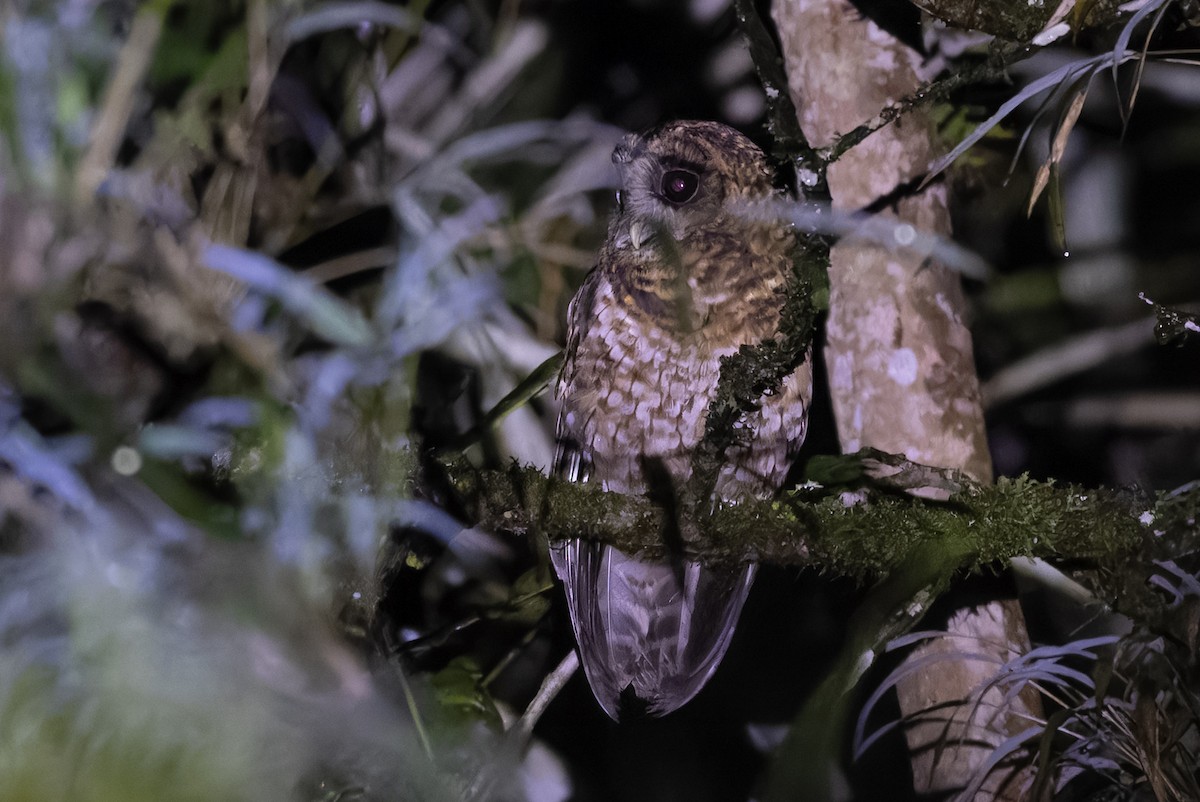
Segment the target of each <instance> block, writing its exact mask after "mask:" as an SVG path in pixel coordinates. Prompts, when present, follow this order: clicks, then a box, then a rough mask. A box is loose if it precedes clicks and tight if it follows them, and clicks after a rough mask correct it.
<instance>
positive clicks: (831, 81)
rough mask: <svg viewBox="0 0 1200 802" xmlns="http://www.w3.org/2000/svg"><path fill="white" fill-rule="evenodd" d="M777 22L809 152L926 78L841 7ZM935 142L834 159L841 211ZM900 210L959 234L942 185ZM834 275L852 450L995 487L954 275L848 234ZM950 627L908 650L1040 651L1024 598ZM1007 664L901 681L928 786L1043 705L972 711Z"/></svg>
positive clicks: (829, 2) (903, 131)
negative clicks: (903, 459)
mask: <svg viewBox="0 0 1200 802" xmlns="http://www.w3.org/2000/svg"><path fill="white" fill-rule="evenodd" d="M773 16H774V18H775V22H776V25H777V26H778V28H779V33H780V38H781V41H782V44H783V53H784V60H785V63H786V67H787V73H788V83H789V90H790V92H791V96H792V100H793V101H794V102H795V104H796V108H797V112H798V114H799V118H800V125H801V127H802V129H803V130H804V133H805V135H806V137H807V138H808V140H809V142H810V144H811V145H812V146H813V147H816V148H820V147H824V146H827V145H829V144H831V143H832V142H833V141H834V140H835V139H836V138H837V136H838V135H839V134H842V133H846V132H849V131H851V130H853V129H854V128H855V127H857V126H858V125H860V124H862V123H864V122H866V121H868V120H870V119H871V118H873V117H875V116H876V115H877V114H878V113H879V112H880V110H881V109H882V108H884V107H885V106H887V105H889V104H891V103H894V102H896V101H898V100H900V99H901V98H903V97H905V96H907V95H910V94H912V93H913V92H914V91H915V90H916V89H917V88H918V86H919V83H920V78H919V65H920V59H919V56H918V54H916V53H915V52H913V51H912V50H911V49H909V48H908V47H906V46H905V45H903V44H902V43H901V42H900V41H898V40H897V39H895V38H894V37H892V36H891V35H890V34H888V33H887V32H885V31H883V30H881V29H880V28H879V27H878V26H876V25H875V24H874V23H873V22H871V21H869V20H867V19H865V18H864V17H863V16H862V15H861V14H860V13H859V12H858V11H857V10H856V9H855V8H854V7H853V6H852V5H851V4H850V3H849V2H846V0H776V2H775V4H774V8H773ZM935 148H936V145H935V142H934V137H933V132H932V129H931V125H930V123H929V121H928V120H927V119H926V118H925V117H924V116H923V115H922V114H921V113H920V112H919V111H918V112H913V113H909V114H906V115H905V116H903V117H901V118H900V119H899V120H897V121H896V122H894V123H892V124H891V125H889V126H887V127H885V128H883V129H881V130H879V131H877V132H875V133H874V134H872V135H871V136H869V137H868V138H867V139H866V140H864V141H863V142H862V143H860V144H859V145H857V146H856V147H854V148H852V149H851V150H850V151H848V152H847V153H846V154H845V155H844V156H843V157H842V158H841V159H839V160H838V161H837V162H835V163H834V164H832V165H831V166H830V168H829V171H828V179H829V187H830V192H831V195H832V197H833V203H834V206H835V207H836V208H838V209H842V210H854V209H859V208H862V207H864V206H866V205H868V204H870V203H872V202H873V201H876V200H877V199H879V198H882V197H885V196H887V195H888V194H889V193H891V192H893V191H894V190H895V189H896V188H897V187H899V186H901V185H904V184H905V183H906V182H909V181H911V180H912V179H914V178H916V177H919V176H921V175H922V174H923V173H924V172H925V171H926V170H927V168H928V166H929V164H930V163H931V161H932V160H933V158H934V156H935V155H936V153H935ZM893 209H894V214H895V215H896V216H898V217H899V218H901V219H903V220H905V221H908V222H910V223H911V224H912V225H913V226H915V227H916V228H917V229H919V230H922V231H928V232H932V233H937V234H942V235H947V234H949V232H950V217H949V212H948V208H947V200H946V187H945V185H944V184H934V185H932V186H930V187H928V188H926V189H925V190H924V191H923V192H921V193H920V194H918V195H913V196H909V197H905V198H904V199H903V200H901V201H900V202H899V203H898V204H896V205H895V206H894V207H893ZM889 213H890V212H889ZM830 283H831V298H830V312H829V321H828V325H827V330H826V351H825V353H826V361H827V364H828V372H829V384H830V394H831V396H832V400H833V408H834V414H835V416H836V418H837V426H838V437H839V439H840V442H841V446H842V449H843V451H846V452H852V451H856V450H858V449H859V448H861V447H864V446H870V447H874V448H878V449H881V450H883V451H889V452H893V453H903V454H905V455H906V456H907V457H908V458H909V459H911V460H913V461H914V462H921V463H925V464H929V465H936V466H941V467H947V468H958V469H961V470H963V471H965V472H966V473H967V474H969V475H971V476H973V477H974V478H976V479H979V480H981V481H990V480H991V477H992V468H991V458H990V456H989V454H988V448H987V440H986V437H985V431H984V423H983V411H982V408H981V406H980V396H979V382H978V378H977V376H976V374H975V364H974V358H973V355H972V351H971V334H970V331H969V330H968V328H967V326H966V325H965V323H964V322H963V315H964V310H965V301H964V297H963V293H962V289H961V287H960V282H959V277H958V276H957V275H956V274H955V273H953V272H951V271H950V270H948V269H946V268H944V267H942V266H940V265H937V264H930V263H928V262H926V261H924V260H923V259H922V258H921V257H920V256H919V255H913V254H911V253H906V252H905V251H904V250H903V249H902V248H898V247H897V248H885V247H881V246H878V245H870V244H866V243H864V242H862V241H855V240H854V238H853V237H850V238H845V239H843V240H842V241H841V242H839V243H838V244H837V245H835V246H834V248H833V251H832V255H831V267H830ZM949 626H950V629H951V631H953V632H954V633H955V634H956V635H960V636H962V637H955V638H945V639H941V640H938V641H935V642H933V643H931V644H929V645H928V646H926V647H924V648H923V649H920V650H918V652H917V653H916V654H914V655H913V656H912V657H911V658H910V659H913V660H920V659H923V658H925V657H927V656H929V655H933V654H943V655H949V654H952V653H954V652H964V651H969V652H977V653H978V652H981V653H988V654H991V655H994V656H995V658H996V659H999V660H1001V661H1004V660H1008V659H1011V658H1012V657H1013V656H1014V655H1015V654H1016V653H1017V652H1019V651H1021V650H1027V649H1028V648H1029V641H1028V635H1027V634H1026V632H1025V624H1024V618H1023V617H1022V615H1021V611H1020V608H1019V607H1018V606H1017V605H1016V604H1015V603H1009V602H1001V601H997V602H994V603H991V604H987V605H983V606H980V607H975V608H970V609H965V610H961V611H959V612H958V613H957V614H956V615H955V616H954V617H953V619H952V620H951V622H950V624H949ZM964 638H966V639H969V640H964ZM996 667H997V666H996V664H995V663H993V662H990V661H986V662H985V661H982V660H980V661H966V660H956V659H952V658H951V659H947V660H944V661H938V662H936V663H934V664H932V665H931V666H929V667H927V668H925V669H922V670H921V671H917V672H914V674H913V675H912V677H911V678H910V679H909V680H908V681H906V682H904V683H901V685H900V686H899V688H898V692H899V697H900V705H901V709H902V710H903V712H904V713H905V715H906V716H914V715H917V714H920V713H921V712H922V711H932V712H931V713H930V714H929V716H928V717H927V718H926V719H925V720H923V721H921V722H919V723H917V724H915V725H914V726H911V727H910V728H908V730H907V737H908V742H909V747H910V750H911V753H912V765H913V775H914V782H915V784H916V786H917V789H918V790H919V791H922V792H925V791H948V790H952V789H961V788H963V787H964V786H965V785H966V784H967V783H968V782H969V780H970V778H971V776H972V775H973V773H974V772H975V771H976V770H977V769H978V768H979V767H980V766H981V765H982V763H983V761H985V760H986V759H987V758H988V756H989V755H990V754H991V752H992V749H993V747H994V746H995V745H996V744H998V743H1000V742H1001V741H1003V740H1004V739H1005V738H1007V737H1009V736H1010V735H1012V734H1014V733H1015V732H1018V731H1020V730H1021V729H1023V728H1024V726H1025V724H1024V722H1023V721H1022V720H1021V718H1020V716H1021V715H1022V714H1023V713H1026V712H1029V711H1030V706H1032V707H1033V708H1036V707H1037V705H1038V703H1037V700H1036V699H1021V700H1017V703H1016V704H1015V705H1013V706H1010V707H1009V708H1008V709H1007V710H1006V709H1001V708H1002V705H1001V702H1002V699H1000V694H999V692H996V693H993V694H991V695H990V696H988V697H985V699H984V702H983V704H981V705H979V707H978V708H975V707H974V706H973V700H971V698H970V697H971V695H972V692H973V691H975V690H976V689H977V688H978V687H979V686H981V685H982V684H983V683H985V682H986V681H987V680H988V678H989V677H990V676H991V675H992V674H993V673H994V672H995V670H996ZM1018 707H1019V708H1021V709H1016V708H1018ZM935 708H936V709H935ZM973 711H974V715H973V716H972V712H973ZM950 716H953V721H952V723H951V724H950V725H949V726H947V725H946V723H945V722H946V719H947V717H950ZM968 719H970V720H969V721H968ZM1024 780H1025V778H1024V777H1023V776H1020V774H1018V775H1012V774H1011V773H1010V774H1009V776H1004V772H997V773H996V776H995V777H994V778H992V779H991V780H990V781H989V783H988V784H987V785H986V786H985V788H986V789H987V790H986V791H985V792H984V793H981V794H979V795H978V796H977V797H976V799H979V800H983V799H988V800H991V799H1016V798H1018V793H1017V792H1018V789H1019V788H1020V786H1021V785H1023V784H1024Z"/></svg>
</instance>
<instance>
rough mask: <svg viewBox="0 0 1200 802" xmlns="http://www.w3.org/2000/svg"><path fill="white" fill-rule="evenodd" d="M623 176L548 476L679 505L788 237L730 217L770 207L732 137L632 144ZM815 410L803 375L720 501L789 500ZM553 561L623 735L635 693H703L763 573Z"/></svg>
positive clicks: (586, 659) (665, 704)
mask: <svg viewBox="0 0 1200 802" xmlns="http://www.w3.org/2000/svg"><path fill="white" fill-rule="evenodd" d="M613 162H614V163H615V164H616V165H617V168H618V169H619V170H620V172H621V179H622V182H621V183H622V190H621V193H620V195H619V206H620V208H619V210H618V212H617V214H616V215H615V216H614V218H613V220H612V223H611V225H610V226H609V230H608V239H607V241H606V242H605V244H604V248H603V250H602V251H601V253H600V260H599V263H598V264H597V266H596V268H595V269H594V270H593V271H592V272H591V273H590V274H588V277H587V279H585V281H584V283H583V286H582V287H581V288H580V289H579V292H578V293H577V294H576V296H575V298H574V299H573V300H572V302H571V307H570V310H569V312H568V333H567V337H568V339H567V355H566V362H565V364H564V367H563V371H562V375H561V376H560V378H559V383H558V388H557V394H558V396H559V398H560V399H561V400H562V412H561V415H560V417H559V431H558V454H557V456H556V459H555V470H556V472H557V473H558V474H559V475H560V476H562V477H564V478H566V479H569V480H571V481H579V482H584V481H591V482H598V483H600V484H601V485H602V486H603V487H604V488H606V489H608V490H614V491H620V492H624V493H645V492H647V491H648V490H650V489H652V488H651V487H649V484H650V483H649V481H648V479H647V476H646V468H647V466H650V465H655V466H660V467H661V468H662V469H665V478H666V480H667V483H668V484H669V485H671V486H672V487H673V488H674V489H675V490H676V491H678V490H679V489H680V488H682V487H683V486H684V485H685V483H686V482H687V481H688V480H689V478H690V477H691V475H692V464H691V463H692V451H693V450H694V448H695V447H696V445H697V444H698V443H699V442H700V440H701V437H702V435H703V432H704V420H705V412H706V410H707V407H708V404H709V402H710V401H711V400H712V397H713V394H714V392H715V390H716V387H717V380H718V377H719V373H720V359H721V357H723V356H728V355H730V354H732V353H734V352H735V351H737V349H738V347H739V346H741V345H745V344H750V345H753V344H756V343H759V342H761V341H763V340H765V339H768V338H770V337H772V336H773V335H774V334H775V333H776V329H777V327H778V324H779V317H780V310H781V308H782V304H783V290H784V286H785V284H786V282H787V280H788V277H789V275H790V272H791V269H792V253H793V248H794V247H795V234H794V232H793V231H792V229H791V228H790V226H788V225H786V224H784V223H782V222H773V221H772V222H749V221H748V220H746V219H745V216H744V215H739V214H737V210H736V209H737V206H738V205H739V204H745V203H753V202H754V201H755V200H762V199H766V198H769V197H771V196H773V195H774V194H775V192H776V191H775V190H774V189H773V187H772V183H771V172H770V169H769V168H768V166H767V164H766V160H765V159H764V157H763V154H762V151H760V150H759V149H758V148H757V147H756V146H755V145H754V144H753V143H751V142H750V141H749V140H748V139H746V138H745V137H744V136H742V135H741V134H739V133H738V132H736V131H734V130H733V129H731V128H728V127H726V126H723V125H720V124H717V123H710V122H676V123H671V124H668V125H666V126H663V127H661V128H659V129H656V130H654V131H652V132H650V133H648V134H646V135H644V136H637V135H632V134H631V135H629V136H627V137H625V138H624V139H623V140H622V141H621V143H620V144H619V145H618V146H617V148H616V149H615V150H614V152H613ZM810 394H811V372H810V369H809V366H808V363H807V362H806V363H805V364H804V365H802V366H801V367H800V368H799V369H798V370H797V371H796V372H795V373H794V374H792V375H791V376H789V377H788V378H787V379H785V381H784V383H783V386H782V387H781V388H780V389H779V391H778V392H777V393H775V394H774V395H771V396H769V397H767V398H766V399H764V401H763V404H762V407H761V409H760V410H759V412H758V413H756V414H753V415H751V416H749V417H748V419H747V420H746V421H745V423H746V425H747V426H748V427H749V428H750V429H751V430H752V431H753V435H752V436H751V437H749V438H745V439H744V441H739V443H737V444H736V445H734V446H733V447H731V448H730V449H729V450H728V452H727V453H726V462H725V464H724V465H723V467H722V469H721V471H720V473H719V475H718V477H717V483H716V488H715V494H716V496H717V497H718V498H719V499H722V500H728V501H736V500H737V499H739V498H744V497H751V496H756V497H762V496H768V495H770V494H771V493H773V492H774V491H775V490H776V489H777V488H778V487H779V484H780V483H781V482H782V481H783V478H784V475H785V474H786V473H787V470H788V467H789V465H790V462H791V458H792V456H793V455H794V453H795V451H796V449H797V448H798V447H799V446H800V443H801V441H802V440H803V439H804V431H805V425H806V418H807V407H808V400H809V396H810ZM656 481H657V480H656ZM653 489H655V490H661V488H657V487H656V488H653ZM551 556H552V558H553V561H554V565H555V569H556V570H557V572H558V575H559V577H560V578H561V579H562V581H563V583H564V586H565V589H566V593H567V599H568V603H569V606H570V611H571V620H572V624H573V626H574V629H575V634H576V637H577V639H578V642H579V649H580V653H581V655H582V658H583V665H584V669H585V672H586V674H587V677H588V680H589V682H590V683H591V685H592V690H593V691H594V692H595V694H596V698H597V699H598V700H599V702H600V704H601V706H602V707H603V708H604V709H605V710H606V711H607V712H608V713H609V715H610V716H612V717H613V718H617V717H618V715H619V714H620V712H621V708H622V704H623V703H622V698H623V697H628V695H629V694H631V693H632V695H633V696H635V697H637V699H639V700H640V701H641V703H642V704H643V705H644V706H645V707H646V709H647V710H648V712H650V713H652V714H656V715H661V714H664V713H667V712H670V711H671V710H674V709H675V708H677V707H679V706H680V705H682V704H683V703H685V702H686V701H688V700H689V699H691V698H692V697H693V696H694V695H695V694H696V693H697V692H698V691H699V690H700V688H701V687H702V686H703V685H704V683H705V682H706V681H707V680H708V678H709V676H711V674H712V672H713V671H715V670H716V667H717V664H718V663H719V662H720V660H721V657H722V656H723V655H724V653H725V650H726V648H727V647H728V645H729V639H730V637H731V636H732V634H733V629H734V627H735V626H736V624H737V619H738V616H739V614H740V612H741V608H742V604H743V603H744V602H745V599H746V595H747V594H748V593H749V590H750V584H751V582H752V581H753V578H754V570H755V567H754V566H753V565H746V566H741V567H737V568H728V569H718V568H706V567H703V566H701V565H700V564H699V563H696V562H693V561H676V562H674V563H672V562H664V563H657V562H652V561H647V560H641V559H638V558H636V557H634V556H631V555H627V554H625V553H623V552H621V551H619V550H617V549H615V548H612V547H610V546H602V545H599V544H595V543H590V542H588V541H582V540H574V541H565V542H562V543H559V544H556V545H555V547H554V548H553V549H552V552H551Z"/></svg>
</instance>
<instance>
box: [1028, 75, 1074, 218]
mask: <svg viewBox="0 0 1200 802" xmlns="http://www.w3.org/2000/svg"><path fill="white" fill-rule="evenodd" d="M1081 83H1082V86H1080V87H1079V88H1078V89H1077V90H1076V91H1075V93H1074V95H1073V96H1072V97H1071V100H1070V101H1069V102H1068V103H1067V105H1066V107H1065V108H1064V109H1063V111H1062V113H1061V114H1060V115H1059V118H1058V125H1057V126H1056V128H1055V131H1054V138H1053V139H1052V140H1051V142H1050V153H1049V155H1047V156H1046V161H1044V162H1043V163H1042V166H1041V167H1039V168H1038V171H1037V177H1036V178H1035V179H1034V181H1033V189H1032V190H1031V191H1030V193H1029V205H1028V206H1027V207H1026V209H1025V214H1026V215H1027V216H1028V215H1031V214H1033V206H1034V204H1036V203H1037V200H1038V198H1039V197H1040V196H1041V194H1042V191H1043V190H1044V189H1045V188H1046V184H1047V183H1048V182H1049V180H1050V173H1051V170H1052V168H1054V167H1057V166H1058V164H1059V163H1060V162H1061V161H1062V157H1063V154H1064V153H1066V152H1067V141H1068V140H1069V139H1070V138H1071V131H1073V130H1074V129H1075V123H1076V122H1078V121H1079V114H1080V112H1082V111H1083V104H1084V103H1086V102H1087V94H1088V81H1086V80H1085V81H1082V82H1081Z"/></svg>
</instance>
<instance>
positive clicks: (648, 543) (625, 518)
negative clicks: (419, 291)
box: [443, 460, 1200, 580]
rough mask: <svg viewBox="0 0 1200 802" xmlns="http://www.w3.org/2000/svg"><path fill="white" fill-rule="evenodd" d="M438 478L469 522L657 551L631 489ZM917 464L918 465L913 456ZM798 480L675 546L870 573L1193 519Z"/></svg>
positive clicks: (1088, 544) (1078, 549)
mask: <svg viewBox="0 0 1200 802" xmlns="http://www.w3.org/2000/svg"><path fill="white" fill-rule="evenodd" d="M443 467H444V468H445V470H446V475H447V478H448V480H449V483H448V484H449V487H450V488H451V489H452V492H454V493H455V494H456V495H457V497H458V498H457V501H458V502H459V504H460V505H461V507H462V508H463V509H464V510H465V513H466V515H468V516H469V517H470V518H471V519H472V522H473V523H476V524H479V525H482V526H486V527H488V528H491V529H494V530H502V531H508V532H513V533H518V534H524V533H533V532H538V533H540V534H541V535H543V536H545V537H546V538H547V539H549V540H551V541H556V540H562V539H568V538H578V537H582V538H587V539H591V540H597V541H602V542H605V543H610V544H612V545H614V546H617V547H619V548H621V549H622V550H624V551H626V552H629V553H642V554H644V555H646V556H650V557H658V556H662V554H663V553H664V551H665V550H666V547H665V546H664V531H666V528H667V527H668V526H669V525H670V523H671V522H670V521H669V520H667V516H666V515H664V513H663V511H662V510H661V509H660V508H659V507H657V506H656V505H655V504H653V503H652V502H651V501H650V500H648V499H646V498H644V497H641V496H625V495H621V494H617V493H609V492H605V491H602V490H600V489H599V488H597V487H594V486H589V485H578V484H571V483H567V482H563V481H559V480H555V479H551V478H548V477H546V476H543V475H542V474H541V473H539V472H538V471H536V470H534V469H532V468H521V467H519V466H516V465H513V466H511V467H509V468H508V469H506V470H477V469H475V468H472V467H470V466H469V465H468V464H467V463H466V462H465V461H461V460H459V461H456V462H452V463H443ZM914 468H915V469H917V470H918V472H919V471H921V470H924V469H923V468H922V466H914ZM874 488H875V489H874V490H870V489H867V490H865V491H863V490H860V492H859V493H857V494H856V495H858V496H863V497H865V498H866V499H867V501H866V503H859V504H851V505H849V506H848V505H847V503H846V502H845V501H844V500H843V498H844V491H839V490H835V489H831V488H827V487H821V486H814V487H801V488H797V489H795V490H792V491H789V492H786V493H784V494H783V495H782V496H780V497H779V498H778V499H776V500H773V501H757V500H751V501H744V502H742V503H739V504H736V505H730V506H724V507H721V508H719V509H717V510H715V511H713V512H711V513H709V514H698V515H697V519H696V521H695V523H696V526H697V529H698V533H699V537H698V538H697V539H695V540H694V541H693V540H689V541H687V542H686V543H684V544H683V549H684V551H685V553H686V554H687V556H689V557H694V558H696V559H699V560H702V561H707V562H714V563H727V562H742V561H747V560H754V561H758V562H769V563H775V564H780V565H800V566H813V567H816V568H819V569H821V570H822V571H826V572H829V573H832V574H837V575H844V576H850V577H854V578H856V579H859V580H870V579H873V578H875V577H879V576H882V575H885V574H887V573H888V572H889V571H891V569H892V568H894V567H895V566H897V565H899V564H901V563H902V562H904V561H905V560H906V559H907V558H908V557H909V556H911V555H912V554H913V553H915V552H916V551H917V550H918V549H928V548H929V547H930V544H943V546H944V548H946V549H947V550H953V551H955V552H958V553H966V554H970V555H971V556H970V558H969V559H968V560H966V561H965V562H964V565H963V568H964V569H969V570H976V569H979V568H982V567H984V566H991V565H999V564H1002V563H1003V562H1004V561H1006V560H1009V559H1011V558H1013V557H1017V556H1029V557H1045V558H1059V559H1063V560H1069V561H1083V562H1087V563H1094V564H1113V563H1114V562H1117V561H1120V560H1122V559H1125V558H1126V557H1128V556H1129V555H1131V554H1133V553H1134V552H1136V551H1137V550H1138V549H1139V547H1140V546H1141V545H1142V544H1144V542H1145V541H1146V540H1147V539H1148V538H1154V537H1155V532H1156V531H1157V532H1163V531H1166V532H1176V531H1179V532H1182V531H1185V530H1190V529H1194V528H1195V526H1196V525H1195V522H1194V521H1190V522H1189V521H1188V520H1187V515H1186V510H1187V509H1189V508H1194V506H1195V503H1196V502H1198V501H1200V488H1196V489H1192V490H1191V491H1190V494H1191V495H1194V496H1196V497H1197V498H1196V499H1193V500H1192V502H1193V503H1192V504H1191V505H1190V507H1189V505H1187V504H1181V503H1180V497H1179V496H1178V495H1176V496H1174V497H1171V498H1167V497H1165V496H1160V497H1158V498H1157V499H1155V498H1146V497H1142V496H1139V495H1135V494H1132V493H1129V492H1127V491H1114V490H1108V489H1103V488H1101V489H1096V490H1088V489H1084V488H1080V487H1077V486H1073V485H1063V486H1060V485H1056V484H1054V483H1052V482H1037V481H1033V480H1031V479H1027V478H1023V477H1022V478H1018V479H1007V478H1002V479H1000V480H999V481H998V482H996V484H994V485H980V484H976V483H972V482H964V484H963V485H962V488H961V489H960V490H958V491H957V492H953V493H949V494H948V495H947V498H946V500H944V501H928V500H922V499H918V498H914V497H912V496H911V495H908V494H907V493H903V492H897V491H888V490H882V491H881V490H880V489H879V486H878V485H875V486H874Z"/></svg>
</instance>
